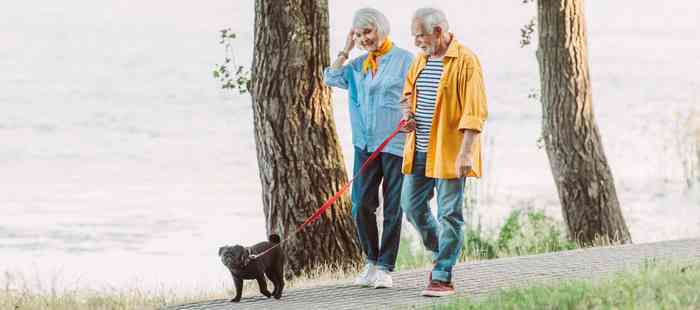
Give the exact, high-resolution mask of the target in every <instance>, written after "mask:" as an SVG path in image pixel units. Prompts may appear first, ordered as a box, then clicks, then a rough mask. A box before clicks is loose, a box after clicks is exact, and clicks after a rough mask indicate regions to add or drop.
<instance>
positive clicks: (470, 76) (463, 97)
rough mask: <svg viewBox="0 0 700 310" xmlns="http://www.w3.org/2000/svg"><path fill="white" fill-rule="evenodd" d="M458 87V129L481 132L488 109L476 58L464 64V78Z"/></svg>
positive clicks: (479, 66)
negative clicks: (459, 107)
mask: <svg viewBox="0 0 700 310" xmlns="http://www.w3.org/2000/svg"><path fill="white" fill-rule="evenodd" d="M459 85H460V91H459V96H460V98H459V99H460V103H461V105H462V116H461V117H460V120H459V129H460V130H465V129H469V130H474V131H476V132H481V130H482V129H483V127H484V123H485V122H486V118H487V117H488V109H487V107H486V89H485V87H484V78H483V74H482V72H481V64H480V63H479V60H478V59H477V58H476V57H474V58H472V59H470V61H469V62H468V63H467V64H466V76H465V77H464V78H462V79H460V82H459Z"/></svg>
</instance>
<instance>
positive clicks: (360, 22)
mask: <svg viewBox="0 0 700 310" xmlns="http://www.w3.org/2000/svg"><path fill="white" fill-rule="evenodd" d="M352 26H353V27H354V28H374V29H376V30H377V33H378V34H379V38H380V39H384V38H386V36H388V35H389V32H390V31H391V27H390V26H389V20H388V19H387V18H386V16H384V14H382V12H379V11H377V10H376V9H373V8H364V9H359V10H357V12H355V17H354V18H353V19H352Z"/></svg>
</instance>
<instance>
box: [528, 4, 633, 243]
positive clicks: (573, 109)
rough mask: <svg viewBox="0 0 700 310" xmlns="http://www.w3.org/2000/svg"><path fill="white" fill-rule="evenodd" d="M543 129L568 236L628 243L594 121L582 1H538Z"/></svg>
mask: <svg viewBox="0 0 700 310" xmlns="http://www.w3.org/2000/svg"><path fill="white" fill-rule="evenodd" d="M537 11H538V20H539V47H538V50H537V58H538V61H539V64H540V81H541V87H542V108H543V110H542V123H543V124H542V125H543V126H542V127H543V138H544V141H545V145H546V149H547V155H548V157H549V163H550V165H551V169H552V174H553V176H554V181H555V183H556V185H557V190H558V192H559V199H560V201H561V205H562V210H563V214H564V220H565V221H566V224H567V226H568V229H569V233H570V236H571V237H572V238H573V239H574V240H575V241H576V242H578V243H579V244H580V245H582V246H590V245H593V244H595V243H599V242H601V241H602V242H609V241H612V242H622V243H628V242H631V237H630V233H629V231H628V230H627V225H626V224H625V220H624V218H623V217H622V212H621V211H620V204H619V202H618V199H617V193H616V191H615V183H614V181H613V176H612V173H611V171H610V167H609V166H608V162H607V159H606V158H605V153H604V152H603V145H602V143H601V139H600V133H599V132H598V127H597V126H596V123H595V118H594V117H593V105H592V102H591V84H590V77H589V73H588V51H587V42H586V27H585V19H584V14H583V0H538V1H537Z"/></svg>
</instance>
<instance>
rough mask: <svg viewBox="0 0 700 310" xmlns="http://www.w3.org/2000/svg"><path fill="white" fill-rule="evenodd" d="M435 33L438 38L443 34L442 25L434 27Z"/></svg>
mask: <svg viewBox="0 0 700 310" xmlns="http://www.w3.org/2000/svg"><path fill="white" fill-rule="evenodd" d="M433 35H434V36H435V37H437V38H439V37H440V36H442V27H440V26H435V27H433Z"/></svg>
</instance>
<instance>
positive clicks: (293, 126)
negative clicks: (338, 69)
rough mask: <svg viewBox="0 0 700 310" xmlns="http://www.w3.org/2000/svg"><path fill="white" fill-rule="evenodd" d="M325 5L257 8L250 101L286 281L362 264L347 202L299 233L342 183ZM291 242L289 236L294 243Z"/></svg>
mask: <svg viewBox="0 0 700 310" xmlns="http://www.w3.org/2000/svg"><path fill="white" fill-rule="evenodd" d="M328 28H329V26H328V3H327V1H326V0H256V1H255V39H254V45H255V47H254V55H253V66H252V76H251V77H252V81H251V82H252V84H251V96H252V99H253V100H252V101H253V113H254V125H255V142H256V151H257V159H258V165H259V173H260V180H261V183H262V199H263V208H264V212H265V218H266V221H267V231H268V232H269V233H277V234H279V235H280V236H281V237H282V238H283V239H284V238H286V237H289V236H291V239H290V240H289V241H287V242H286V243H285V244H284V247H283V248H284V252H285V255H286V258H287V264H286V266H287V267H286V275H287V277H291V276H292V275H299V274H300V273H304V272H309V271H312V270H314V269H315V268H316V267H321V266H324V267H327V266H332V267H340V268H344V269H346V268H348V267H354V266H356V265H357V264H358V263H359V262H360V260H361V252H360V248H359V245H358V243H357V241H356V238H355V235H356V232H355V225H354V222H353V221H352V218H351V214H350V201H349V199H348V197H347V195H345V196H344V197H342V198H341V199H339V200H338V201H337V202H336V204H335V205H334V206H333V207H332V208H331V209H330V210H329V211H327V212H326V213H325V214H324V215H323V216H322V217H321V218H320V219H319V220H318V221H317V222H315V223H314V224H312V225H310V226H307V228H305V229H304V230H302V231H301V232H299V233H298V234H296V235H293V232H294V231H295V229H296V227H297V226H298V225H299V224H300V223H302V222H303V221H304V220H305V219H306V218H307V217H308V216H309V215H311V214H312V213H313V212H314V211H315V210H316V209H317V208H319V207H320V206H321V205H322V203H323V202H324V201H325V200H326V199H328V198H329V197H331V196H332V195H333V194H334V193H335V192H336V191H337V190H339V189H340V188H341V186H342V185H343V184H345V182H347V174H346V170H345V165H344V161H343V154H342V152H341V149H340V146H339V143H338V136H337V133H336V128H335V122H334V120H333V111H332V108H331V102H330V90H329V88H328V87H326V86H325V85H324V84H323V79H322V72H323V71H322V70H323V68H324V67H326V66H328V65H329V62H330V57H329V55H328V41H329V37H328ZM292 235H293V236H292Z"/></svg>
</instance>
